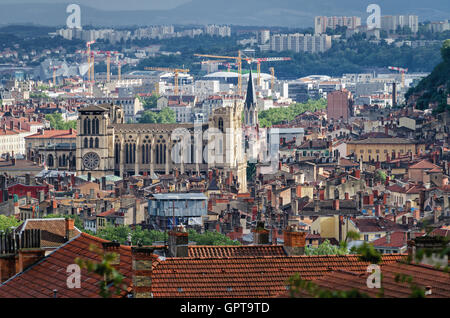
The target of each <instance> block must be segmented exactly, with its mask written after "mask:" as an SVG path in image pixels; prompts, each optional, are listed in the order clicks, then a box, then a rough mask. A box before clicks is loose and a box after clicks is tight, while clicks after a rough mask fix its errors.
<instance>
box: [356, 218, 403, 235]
mask: <svg viewBox="0 0 450 318" xmlns="http://www.w3.org/2000/svg"><path fill="white" fill-rule="evenodd" d="M353 222H354V223H355V225H356V227H357V228H358V229H359V231H360V232H361V233H370V232H387V231H395V230H397V231H402V230H407V229H408V227H407V226H406V225H402V224H397V223H395V222H392V221H390V220H388V219H386V218H383V217H363V218H355V219H353Z"/></svg>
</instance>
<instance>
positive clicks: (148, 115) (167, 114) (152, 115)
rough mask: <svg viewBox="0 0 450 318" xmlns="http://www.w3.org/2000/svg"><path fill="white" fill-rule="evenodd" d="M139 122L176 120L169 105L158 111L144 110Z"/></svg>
mask: <svg viewBox="0 0 450 318" xmlns="http://www.w3.org/2000/svg"><path fill="white" fill-rule="evenodd" d="M139 122H140V123H142V124H154V123H157V124H174V123H175V122H176V120H175V111H174V110H172V109H170V108H169V107H165V108H163V109H162V110H161V111H160V112H155V111H152V110H146V111H144V113H143V114H142V117H141V118H140V119H139Z"/></svg>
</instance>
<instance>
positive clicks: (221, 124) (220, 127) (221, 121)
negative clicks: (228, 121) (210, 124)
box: [218, 117, 223, 132]
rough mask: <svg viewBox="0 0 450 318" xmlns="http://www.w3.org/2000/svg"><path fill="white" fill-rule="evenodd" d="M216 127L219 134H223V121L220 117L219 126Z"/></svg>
mask: <svg viewBox="0 0 450 318" xmlns="http://www.w3.org/2000/svg"><path fill="white" fill-rule="evenodd" d="M218 126H219V130H220V131H221V132H223V119H222V117H220V118H219V124H218Z"/></svg>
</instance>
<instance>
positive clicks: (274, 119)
mask: <svg viewBox="0 0 450 318" xmlns="http://www.w3.org/2000/svg"><path fill="white" fill-rule="evenodd" d="M326 107H327V102H326V100H325V99H320V100H309V101H308V102H306V103H294V104H292V105H290V106H288V107H281V108H280V107H277V108H270V109H268V110H263V111H262V112H259V113H258V120H259V124H260V126H261V127H271V126H272V125H278V124H280V123H282V122H283V121H291V120H293V119H295V117H297V116H298V115H300V114H303V113H304V112H307V111H311V112H314V111H317V110H321V109H325V108H326Z"/></svg>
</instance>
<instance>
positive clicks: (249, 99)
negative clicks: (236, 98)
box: [245, 68, 256, 109]
mask: <svg viewBox="0 0 450 318" xmlns="http://www.w3.org/2000/svg"><path fill="white" fill-rule="evenodd" d="M252 104H253V105H256V93H255V85H254V84H253V77H252V69H251V68H250V74H249V76H248V85H247V96H246V97H245V108H246V109H248V108H251V106H252Z"/></svg>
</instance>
